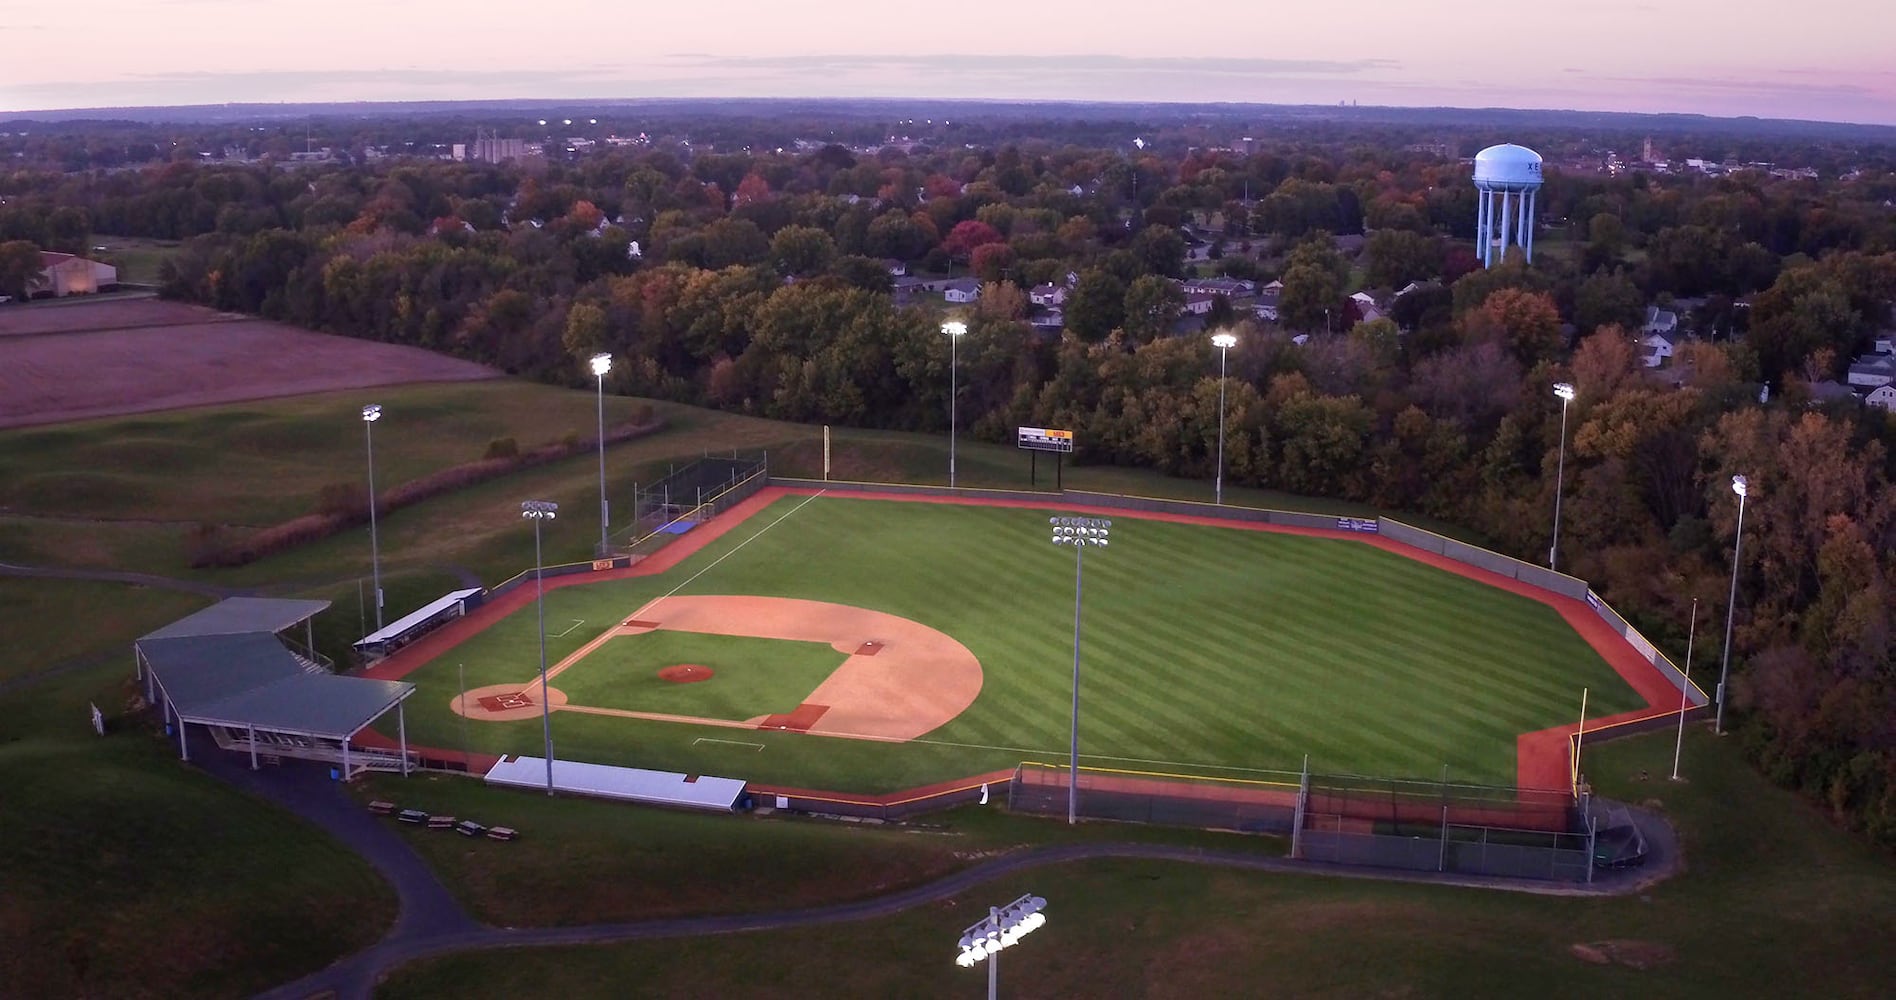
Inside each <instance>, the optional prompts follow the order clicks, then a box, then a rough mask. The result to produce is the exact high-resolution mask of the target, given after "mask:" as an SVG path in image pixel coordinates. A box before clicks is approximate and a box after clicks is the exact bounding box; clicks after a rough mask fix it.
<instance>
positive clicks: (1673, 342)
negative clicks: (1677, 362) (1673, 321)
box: [1639, 332, 1680, 368]
mask: <svg viewBox="0 0 1896 1000" xmlns="http://www.w3.org/2000/svg"><path fill="white" fill-rule="evenodd" d="M1679 340H1680V337H1679V335H1678V334H1677V333H1670V332H1668V333H1647V334H1645V335H1644V336H1642V337H1640V338H1639V346H1640V348H1641V349H1642V350H1643V351H1644V356H1643V358H1642V360H1644V361H1645V363H1646V367H1648V368H1657V367H1659V366H1660V365H1663V364H1665V363H1666V359H1667V358H1669V357H1672V355H1673V354H1675V353H1677V352H1678V347H1679Z"/></svg>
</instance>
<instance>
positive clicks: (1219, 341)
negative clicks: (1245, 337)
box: [1211, 333, 1238, 350]
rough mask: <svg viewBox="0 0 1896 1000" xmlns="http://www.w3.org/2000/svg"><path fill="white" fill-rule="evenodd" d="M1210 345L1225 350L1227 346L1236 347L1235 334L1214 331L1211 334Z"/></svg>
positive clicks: (1236, 339)
mask: <svg viewBox="0 0 1896 1000" xmlns="http://www.w3.org/2000/svg"><path fill="white" fill-rule="evenodd" d="M1211 346H1213V347H1216V348H1218V349H1220V350H1227V349H1229V348H1233V347H1236V346H1238V337H1237V334H1233V333H1214V334H1212V335H1211Z"/></svg>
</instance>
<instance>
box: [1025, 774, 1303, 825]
mask: <svg viewBox="0 0 1896 1000" xmlns="http://www.w3.org/2000/svg"><path fill="white" fill-rule="evenodd" d="M1252 773H1255V774H1257V775H1258V776H1257V777H1252V778H1218V777H1201V776H1193V775H1176V774H1171V775H1168V774H1156V773H1152V772H1144V771H1121V770H1112V769H1107V768H1090V767H1083V768H1081V769H1080V782H1079V789H1078V795H1077V796H1070V795H1069V789H1071V788H1072V779H1071V775H1070V773H1069V772H1068V770H1067V769H1066V768H1064V767H1058V766H1054V765H1048V764H1039V763H1024V764H1022V765H1020V766H1019V767H1017V768H1015V769H1014V780H1013V781H1011V782H1009V784H1008V790H1007V807H1008V808H1009V809H1012V810H1014V811H1016V812H1031V813H1041V814H1045V815H1050V816H1064V815H1066V814H1067V807H1068V799H1069V798H1070V797H1071V798H1073V799H1074V805H1075V806H1076V807H1077V814H1078V815H1080V816H1083V817H1085V818H1087V819H1110V820H1119V821H1122V822H1128V823H1157V824H1159V825H1161V826H1188V827H1195V828H1198V829H1207V830H1237V831H1241V832H1244V833H1276V834H1285V835H1288V834H1289V833H1290V832H1291V830H1293V829H1295V827H1296V817H1297V790H1298V778H1299V775H1298V774H1297V772H1295V771H1284V772H1252Z"/></svg>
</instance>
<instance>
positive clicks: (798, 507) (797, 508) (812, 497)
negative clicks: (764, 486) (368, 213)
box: [645, 490, 829, 608]
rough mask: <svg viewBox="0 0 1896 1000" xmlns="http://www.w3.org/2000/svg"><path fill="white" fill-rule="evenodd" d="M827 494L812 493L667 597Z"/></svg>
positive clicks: (687, 585)
mask: <svg viewBox="0 0 1896 1000" xmlns="http://www.w3.org/2000/svg"><path fill="white" fill-rule="evenodd" d="M827 492H829V491H828V490H818V491H816V492H815V493H812V494H810V496H809V498H808V499H806V500H804V501H803V502H802V503H800V504H797V505H796V506H795V507H792V508H790V509H789V510H787V511H785V512H784V515H783V517H780V518H778V519H776V520H775V521H772V522H770V523H769V524H766V525H764V526H763V527H762V528H759V529H758V530H757V534H755V535H752V536H750V537H749V538H746V539H744V540H743V541H741V542H738V543H737V544H736V545H735V546H733V547H732V548H731V551H729V552H726V553H725V554H723V555H721V556H719V557H717V558H716V559H713V560H712V561H711V565H709V566H706V567H705V568H703V569H701V570H699V571H698V572H696V573H693V574H691V576H690V577H688V578H687V579H686V580H685V582H683V583H681V584H679V585H678V586H676V587H673V588H672V589H670V590H668V591H666V592H665V597H670V596H672V595H673V594H676V593H678V592H679V591H681V590H683V589H685V588H686V587H689V586H691V583H692V581H693V580H696V579H698V578H699V577H701V576H703V575H705V574H706V573H709V572H711V571H712V570H713V569H716V568H717V565H718V563H721V562H723V561H724V560H726V559H729V558H731V557H732V556H734V555H737V553H738V550H739V549H742V548H743V547H744V546H746V545H749V544H750V543H752V542H754V541H756V540H758V539H759V538H762V537H764V532H766V531H769V530H770V529H772V528H774V527H776V526H777V525H779V524H782V523H783V522H784V521H785V520H787V519H788V518H789V517H790V515H791V514H795V513H796V512H797V511H800V510H802V509H803V508H805V507H808V506H809V505H810V501H812V500H815V499H816V498H817V497H820V496H822V495H823V494H824V493H827ZM665 597H661V598H659V599H658V600H660V601H662V600H664V599H665ZM653 603H656V602H650V603H647V604H646V605H645V607H648V608H649V607H651V606H652V604H653Z"/></svg>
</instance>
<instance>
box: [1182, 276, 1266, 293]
mask: <svg viewBox="0 0 1896 1000" xmlns="http://www.w3.org/2000/svg"><path fill="white" fill-rule="evenodd" d="M1179 287H1181V288H1183V289H1184V290H1185V293H1186V294H1187V295H1189V294H1191V293H1192V292H1207V293H1210V294H1212V295H1222V296H1224V297H1226V298H1235V297H1237V296H1239V295H1242V294H1244V293H1245V292H1249V291H1252V290H1253V289H1255V288H1257V282H1255V281H1245V280H1243V279H1242V278H1225V277H1217V278H1187V279H1186V280H1185V283H1184V284H1183V285H1181V286H1179Z"/></svg>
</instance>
